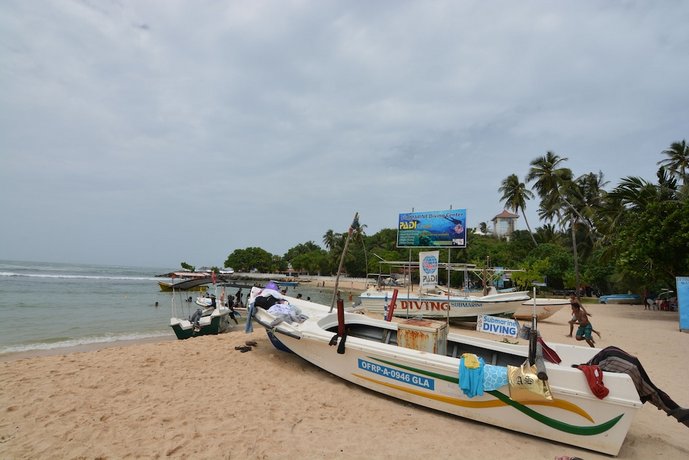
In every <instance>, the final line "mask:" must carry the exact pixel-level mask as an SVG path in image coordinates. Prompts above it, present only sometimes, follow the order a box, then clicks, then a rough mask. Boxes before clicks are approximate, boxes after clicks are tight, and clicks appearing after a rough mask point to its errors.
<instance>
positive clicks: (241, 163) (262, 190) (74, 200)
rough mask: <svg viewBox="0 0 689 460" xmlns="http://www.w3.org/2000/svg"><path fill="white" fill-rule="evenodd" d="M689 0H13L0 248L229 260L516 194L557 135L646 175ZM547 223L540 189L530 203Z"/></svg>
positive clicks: (494, 207)
mask: <svg viewBox="0 0 689 460" xmlns="http://www.w3.org/2000/svg"><path fill="white" fill-rule="evenodd" d="M687 20H689V6H688V5H687V4H686V3H685V2H679V1H668V2H656V3H647V2H634V1H629V2H594V1H584V2H567V3H562V2H561V3H558V4H553V3H552V2H542V1H531V2H520V3H518V4H515V3H514V2H497V3H495V2H492V3H491V4H489V5H488V4H485V3H484V2H454V1H447V2H442V1H439V2H431V3H429V2H420V1H402V2H400V1H394V2H392V1H390V2H386V1H382V2H373V3H371V2H327V1H325V2H323V1H296V0H295V1H288V2H285V1H258V2H240V1H227V2H210V1H208V2H190V1H181V0H179V1H174V0H171V1H166V2H156V1H143V2H142V1H112V2H90V1H80V2H62V1H54V2H43V3H41V4H40V5H39V4H36V3H33V2H22V1H18V0H17V1H8V2H3V3H2V4H0V50H2V51H1V53H2V54H1V56H2V57H1V58H0V85H2V88H3V91H2V92H0V106H1V107H2V109H1V110H0V183H1V184H2V185H0V192H2V195H3V197H5V198H3V199H2V200H0V212H2V214H3V215H4V216H7V218H8V222H9V223H10V225H3V226H0V228H1V229H0V241H1V242H2V243H0V244H2V246H0V258H16V259H29V260H42V259H47V260H56V261H77V262H80V261H84V262H102V263H121V264H134V265H172V266H176V265H178V263H179V261H181V260H186V261H189V262H190V263H195V264H197V265H207V264H217V265H219V264H221V263H222V261H223V260H224V258H225V257H226V256H227V254H229V253H230V252H231V251H232V250H234V249H236V248H243V247H246V246H261V247H264V248H265V249H267V250H269V251H271V252H273V253H276V254H282V253H284V252H285V251H286V250H287V249H289V248H290V247H292V246H293V245H295V244H298V243H301V242H304V241H307V240H313V241H315V242H317V243H320V242H321V238H322V235H323V234H324V233H325V232H326V231H327V230H328V229H331V228H332V229H334V230H336V231H344V230H345V229H346V228H347V226H348V224H349V221H350V219H351V216H352V215H353V214H354V212H355V211H359V212H360V213H361V220H362V222H363V223H365V224H367V226H368V231H369V233H374V232H376V231H378V230H380V229H381V228H390V227H394V226H395V224H396V219H397V214H398V213H399V212H405V211H409V210H410V209H412V208H415V209H416V210H423V209H428V210H432V209H445V208H448V207H450V206H452V207H454V208H467V215H468V220H469V224H470V225H472V226H475V225H478V223H479V222H481V221H486V220H490V219H491V218H492V217H493V216H494V215H495V214H497V213H498V212H500V210H501V209H502V206H501V203H500V201H499V193H498V191H497V188H498V187H499V185H500V182H501V180H502V179H504V178H505V177H507V176H508V175H509V174H512V173H516V174H518V175H519V176H520V177H521V178H523V177H524V175H525V174H526V172H527V171H528V164H529V162H530V161H531V160H532V159H534V158H536V157H537V156H540V155H543V154H544V153H545V152H546V151H547V150H553V151H555V152H557V153H558V154H560V155H562V156H565V157H568V158H569V161H568V162H567V166H569V167H571V168H572V169H573V170H574V172H575V174H577V175H580V174H584V173H586V172H589V171H594V172H597V171H599V170H601V171H603V172H604V173H605V175H606V178H607V179H608V180H609V181H611V183H613V184H614V183H616V181H617V180H618V179H619V178H620V177H624V176H629V175H640V176H642V177H645V178H647V179H649V180H653V179H654V177H655V171H656V162H657V161H658V160H659V159H660V158H661V157H660V154H659V152H660V151H661V150H662V149H664V148H666V147H667V146H668V145H669V144H670V143H671V142H673V141H675V140H680V139H683V138H687V135H688V134H689V133H687V131H686V130H687V119H689V116H688V113H687V112H688V109H687V107H688V106H689V105H688V104H687V102H689V101H688V99H689V95H688V94H687V91H686V82H685V79H686V75H687V74H688V72H687V71H688V70H689V60H687V58H686V50H687V49H689V31H688V30H687V28H686V24H687ZM528 207H529V208H530V209H529V213H530V214H529V219H530V221H531V222H532V224H533V223H534V222H536V217H535V210H536V207H537V202H536V201H533V202H531V203H529V206H528Z"/></svg>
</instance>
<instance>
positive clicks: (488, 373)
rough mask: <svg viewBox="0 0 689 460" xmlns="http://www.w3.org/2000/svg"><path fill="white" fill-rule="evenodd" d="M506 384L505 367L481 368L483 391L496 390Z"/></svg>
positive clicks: (486, 366)
mask: <svg viewBox="0 0 689 460" xmlns="http://www.w3.org/2000/svg"><path fill="white" fill-rule="evenodd" d="M508 383H509V380H508V379H507V367H505V366H493V365H491V364H486V365H485V366H483V391H493V390H497V389H498V388H500V387H504V386H505V385H507V384H508Z"/></svg>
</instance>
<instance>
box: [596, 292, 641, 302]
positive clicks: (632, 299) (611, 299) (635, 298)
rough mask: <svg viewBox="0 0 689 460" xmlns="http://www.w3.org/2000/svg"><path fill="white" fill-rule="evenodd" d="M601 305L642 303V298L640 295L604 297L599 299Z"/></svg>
mask: <svg viewBox="0 0 689 460" xmlns="http://www.w3.org/2000/svg"><path fill="white" fill-rule="evenodd" d="M598 301H599V302H600V303H606V304H607V303H631V304H637V303H641V296H640V295H639V294H610V295H602V296H600V297H599V298H598Z"/></svg>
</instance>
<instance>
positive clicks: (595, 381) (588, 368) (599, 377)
mask: <svg viewBox="0 0 689 460" xmlns="http://www.w3.org/2000/svg"><path fill="white" fill-rule="evenodd" d="M576 367H577V369H579V370H580V371H581V372H583V373H584V375H585V376H586V382H588V384H589V388H591V393H593V394H594V395H596V398H598V399H603V398H605V397H606V396H608V393H610V390H608V388H607V387H606V386H605V385H604V384H603V371H601V370H600V367H598V366H596V365H595V364H579V365H578V366H576Z"/></svg>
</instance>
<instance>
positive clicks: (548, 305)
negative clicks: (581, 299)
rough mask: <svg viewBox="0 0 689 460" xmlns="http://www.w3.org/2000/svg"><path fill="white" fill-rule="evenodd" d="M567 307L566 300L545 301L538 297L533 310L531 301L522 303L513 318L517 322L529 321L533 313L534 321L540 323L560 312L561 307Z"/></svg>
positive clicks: (567, 301)
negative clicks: (536, 320) (517, 320)
mask: <svg viewBox="0 0 689 460" xmlns="http://www.w3.org/2000/svg"><path fill="white" fill-rule="evenodd" d="M569 305H570V303H569V300H567V299H545V298H540V297H539V298H537V299H536V306H535V308H534V301H533V299H530V300H527V301H525V302H522V304H521V306H520V307H519V308H517V311H515V312H514V315H513V317H514V319H519V320H530V319H531V318H532V317H533V314H534V311H535V313H536V319H538V321H542V320H544V319H547V318H550V317H551V316H553V315H554V314H555V313H557V312H558V311H560V310H562V307H564V306H569Z"/></svg>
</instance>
